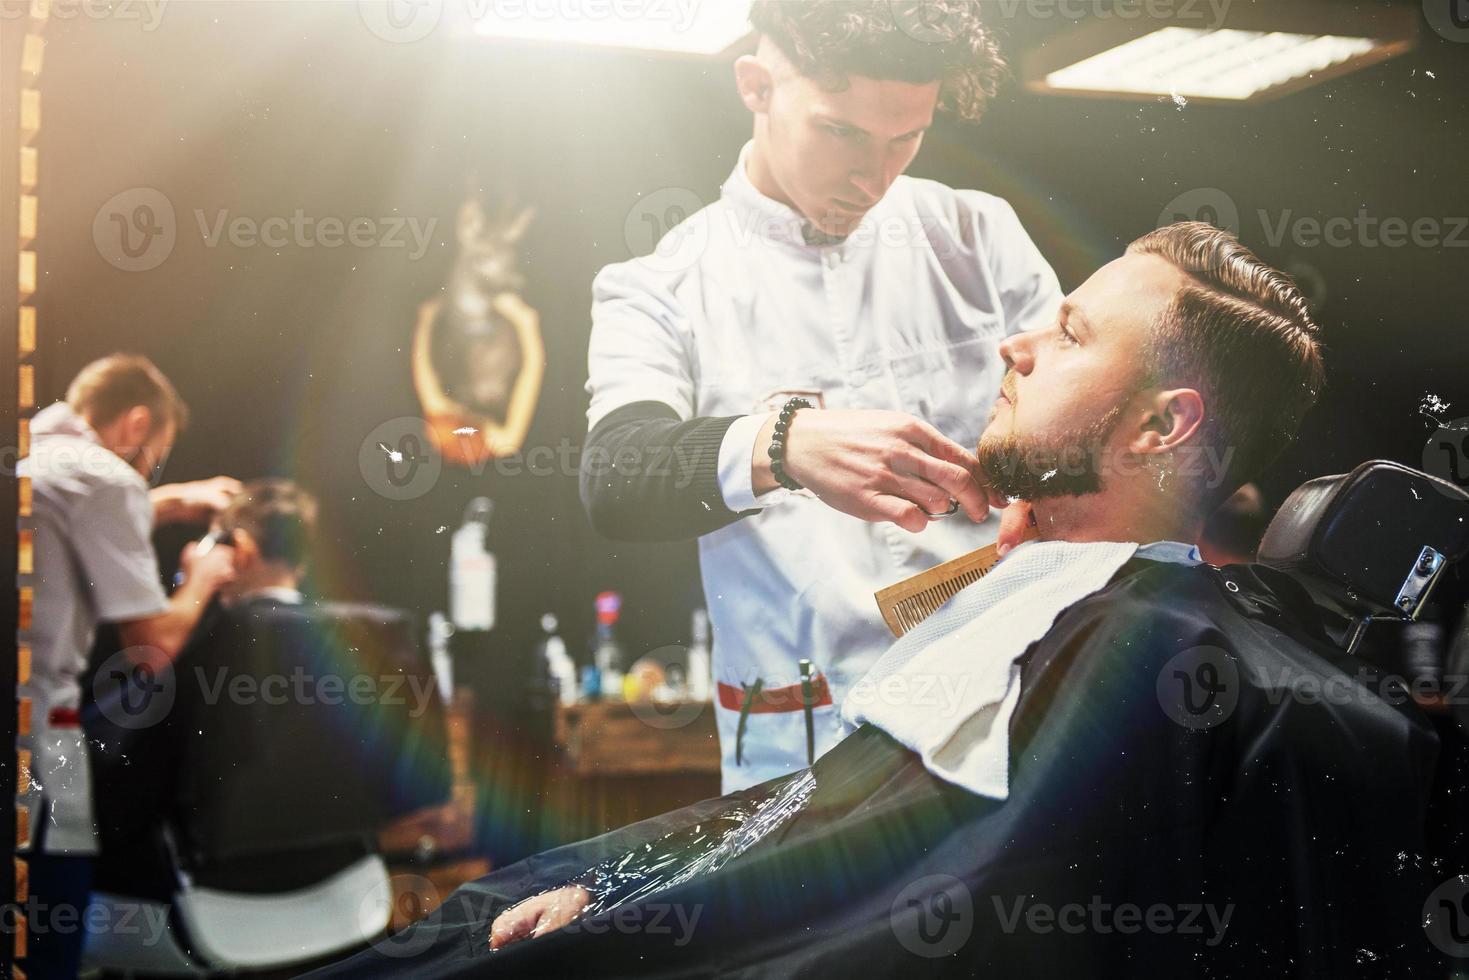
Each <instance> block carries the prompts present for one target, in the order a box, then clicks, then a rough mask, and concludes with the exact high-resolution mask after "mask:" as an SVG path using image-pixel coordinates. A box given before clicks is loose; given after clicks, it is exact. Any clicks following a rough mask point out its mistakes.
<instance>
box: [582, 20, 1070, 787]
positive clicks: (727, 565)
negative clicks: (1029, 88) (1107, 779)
mask: <svg viewBox="0 0 1469 980" xmlns="http://www.w3.org/2000/svg"><path fill="white" fill-rule="evenodd" d="M979 6H980V5H979V4H977V3H972V2H966V0H929V2H918V0H915V2H913V3H905V2H892V3H890V2H889V0H793V2H780V0H756V2H755V3H754V5H753V8H752V11H751V21H752V22H753V24H754V26H755V28H756V30H757V32H758V33H759V35H760V37H759V43H758V46H757V49H756V52H755V53H754V54H753V55H746V56H744V57H741V58H740V59H739V60H738V61H737V62H736V63H735V79H736V83H737V85H738V88H739V92H740V96H741V98H742V99H743V101H744V103H745V105H746V106H747V107H749V109H750V110H751V112H752V113H753V114H754V138H753V139H752V140H751V141H750V142H749V143H747V144H746V145H745V146H744V148H743V149H742V150H741V151H740V155H739V160H738V162H737V163H736V165H735V168H734V171H733V173H731V174H730V176H729V179H728V180H727V181H726V182H725V183H724V185H723V187H722V189H721V195H720V199H719V201H718V202H716V203H714V204H711V205H710V206H708V207H706V208H704V209H702V210H701V211H699V212H698V213H696V214H694V215H692V216H691V217H689V218H688V219H687V220H686V221H684V222H683V223H682V224H680V225H679V226H677V227H676V228H674V229H673V230H672V231H670V232H669V233H668V235H666V236H664V238H663V240H662V241H661V242H660V243H659V246H658V249H657V252H656V254H655V255H652V256H648V257H646V258H642V259H634V260H632V261H629V262H623V263H619V264H615V265H611V266H608V267H607V268H605V269H603V270H602V271H601V273H600V274H598V276H597V278H596V280H595V281H594V283H593V286H592V289H593V306H592V320H593V325H592V335H591V345H590V352H589V356H588V360H589V369H590V377H589V380H588V382H587V390H588V391H589V393H590V394H591V407H590V409H589V411H588V423H589V427H590V430H591V431H590V435H589V436H588V441H587V448H586V452H585V453H584V456H583V468H582V500H583V503H584V504H585V506H586V508H587V511H588V514H589V516H590V518H591V520H592V523H593V525H594V527H596V528H597V529H598V530H599V531H600V532H601V533H603V534H605V535H608V536H610V537H614V538H621V539H629V540H672V539H680V538H688V537H696V536H697V537H698V538H699V555H700V563H701V569H702V573H703V579H704V589H705V593H706V602H707V605H708V608H709V614H710V619H711V622H712V624H713V627H714V680H715V705H716V713H717V717H718V724H719V738H720V750H721V754H722V756H723V773H724V789H725V791H726V792H729V791H732V790H736V789H740V788H743V787H746V786H750V785H753V784H755V783H758V782H761V781H763V780H766V779H770V778H772V777H775V776H779V775H782V774H784V773H787V772H790V771H792V770H795V769H798V768H801V767H803V766H805V765H807V764H808V763H809V761H810V759H811V758H812V757H814V756H819V755H820V754H821V753H823V752H824V751H826V750H827V749H828V748H830V747H831V746H832V745H834V744H835V743H836V741H837V740H838V739H839V737H840V734H841V729H840V721H839V718H838V713H837V710H836V709H837V707H839V706H840V704H841V700H842V697H843V696H844V695H845V693H846V690H847V689H848V687H849V686H850V684H852V683H853V682H854V681H855V680H856V679H857V678H859V677H860V676H861V675H862V674H863V673H864V672H865V670H866V669H867V667H868V666H869V665H870V664H871V663H872V662H873V660H875V659H876V658H877V657H878V656H879V655H880V654H881V653H882V652H883V651H884V650H885V649H887V647H888V646H889V645H890V644H891V642H892V636H891V634H890V633H889V632H888V630H887V628H886V627H885V626H884V625H883V623H882V620H881V617H880V615H879V613H878V610H877V607H876V604H875V603H874V601H873V593H874V592H876V591H877V590H878V589H881V588H882V587H884V586H887V585H890V584H892V583H894V582H896V581H898V580H900V579H903V578H905V577H907V576H909V575H913V574H916V573H917V572H920V571H922V570H924V569H926V568H929V567H931V566H933V565H935V564H937V563H939V562H942V561H945V560H948V559H950V558H954V557H957V556H958V555H960V554H963V553H965V552H967V551H971V550H973V549H975V548H978V547H981V546H983V545H985V544H987V543H990V542H992V541H994V540H995V539H996V536H997V534H998V532H999V525H1000V520H999V519H998V518H992V517H991V516H990V513H989V505H990V504H991V503H992V502H993V503H999V504H1003V501H1002V500H998V499H995V498H993V497H992V495H991V493H990V491H989V490H988V489H987V488H986V487H984V486H981V485H980V484H979V483H978V482H977V478H976V474H977V473H978V467H977V462H976V460H975V458H974V456H973V454H972V451H971V450H972V447H973V446H974V445H975V444H976V443H977V441H978V437H979V434H980V431H981V430H982V429H983V427H984V425H985V423H986V421H987V417H988V414H989V410H990V408H991V406H992V404H993V401H994V399H995V396H996V394H997V393H998V391H999V384H1000V379H1001V377H1002V376H1003V373H1004V364H1003V362H1002V359H1001V358H1000V356H999V354H998V352H997V347H998V344H999V342H1000V340H1002V339H1003V338H1004V337H1006V336H1008V335H1010V334H1012V333H1015V332H1017V331H1020V330H1026V329H1030V328H1032V327H1037V326H1042V325H1045V324H1048V323H1049V322H1050V321H1051V319H1052V318H1053V317H1054V315H1055V312H1056V309H1057V308H1058V306H1059V304H1060V300H1061V294H1060V289H1059V286H1058V284H1057V282H1056V277H1055V274H1054V273H1053V272H1052V271H1051V269H1050V267H1049V266H1048V265H1047V264H1046V262H1045V260H1044V259H1043V258H1042V257H1041V255H1040V253H1039V252H1038V251H1037V249H1036V248H1035V245H1034V244H1033V243H1032V242H1031V240H1030V238H1029V237H1028V236H1027V235H1026V233H1025V231H1024V229H1023V228H1022V227H1021V225H1020V222H1019V221H1018V219H1017V218H1016V215H1015V212H1014V210H1013V209H1012V208H1011V207H1010V206H1009V205H1008V204H1006V203H1005V202H1004V201H1003V200H1000V199H999V198H996V197H993V196H991V195H989V194H985V193H982V192H980V191H973V190H954V189H951V188H949V187H946V186H944V185H942V184H939V183H937V182H934V181H930V180H919V179H915V178H911V177H903V176H901V175H902V173H903V171H904V169H906V168H907V166H908V164H909V163H910V162H911V161H912V160H913V157H914V155H915V154H916V153H917V152H918V148H919V146H920V144H921V143H922V140H923V135H924V132H925V131H926V130H927V128H928V127H929V125H930V123H931V122H932V119H933V115H934V112H935V110H936V109H948V110H951V111H953V112H954V113H956V114H957V115H959V116H960V117H961V118H964V119H966V120H970V121H974V120H977V119H978V117H979V115H980V112H981V110H982V109H983V107H984V104H985V101H986V99H987V98H988V97H989V96H990V95H991V94H992V91H993V87H994V83H995V80H996V78H997V76H998V75H999V72H1000V69H1001V62H1000V59H999V55H998V52H997V50H996V47H995V44H994V41H993V39H992V37H991V35H990V33H989V32H988V31H987V30H986V29H985V28H984V27H983V26H982V25H981V24H980V22H979V16H978V8H979ZM919 15H921V16H919ZM895 18H896V19H895ZM955 510H959V511H962V514H955V515H954V516H953V517H951V518H948V519H941V518H942V515H945V514H947V513H952V512H953V511H955ZM1015 530H1016V529H1014V528H1010V529H1009V531H1010V532H1011V533H1013V532H1014V531H1015ZM1011 533H1007V534H1006V538H1007V540H1008V539H1009V538H1010V537H1011ZM803 660H809V661H810V662H811V664H812V667H810V668H804V669H803V666H802V664H801V661H803Z"/></svg>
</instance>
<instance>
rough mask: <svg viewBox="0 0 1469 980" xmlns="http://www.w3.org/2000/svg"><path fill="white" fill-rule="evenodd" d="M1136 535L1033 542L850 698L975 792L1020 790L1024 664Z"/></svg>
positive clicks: (882, 663) (883, 661)
mask: <svg viewBox="0 0 1469 980" xmlns="http://www.w3.org/2000/svg"><path fill="white" fill-rule="evenodd" d="M1137 549H1138V545H1137V543H1136V542H1132V541H1128V542H1114V541H1100V542H1090V543H1086V544H1077V543H1074V542H1069V541H1028V542H1026V543H1025V544H1022V545H1020V546H1018V547H1017V548H1016V549H1015V550H1014V551H1012V552H1010V553H1009V554H1008V555H1006V556H1005V559H1004V560H1003V561H1001V562H1000V563H999V564H998V565H996V566H995V568H994V570H993V571H991V572H990V573H989V574H988V575H986V576H985V577H984V578H982V579H980V580H979V581H978V582H975V583H974V584H973V585H971V586H969V587H968V588H966V589H964V590H963V591H961V592H959V594H958V595H956V596H954V598H952V599H950V600H949V601H948V602H947V603H945V604H944V606H943V607H942V608H941V609H939V610H938V611H937V612H935V613H934V614H933V615H932V616H930V617H929V618H928V619H926V620H924V621H923V622H922V623H920V624H918V625H917V626H916V627H914V628H913V629H912V630H911V631H909V632H908V633H907V634H905V635H904V636H903V638H902V639H900V640H898V642H897V643H895V644H893V646H892V647H891V648H889V650H888V652H887V653H885V654H883V656H882V657H881V658H880V659H879V660H878V661H877V663H875V664H873V666H872V669H870V670H869V671H868V672H867V673H866V674H865V675H863V677H862V679H861V680H859V681H858V682H857V683H856V684H855V685H853V687H852V688H851V690H850V691H849V692H848V694H847V697H846V699H845V700H844V701H843V702H842V718H843V719H844V720H845V721H847V722H848V723H849V724H852V725H854V726H855V725H860V724H862V723H864V722H867V723H870V724H873V725H876V726H877V727H878V728H881V729H882V730H883V731H885V732H887V733H888V734H889V735H891V736H892V737H893V738H895V739H897V740H898V741H899V742H901V743H902V744H904V745H906V746H907V747H908V748H910V749H912V750H913V751H914V752H917V753H918V754H919V755H920V756H922V757H923V762H924V765H925V766H926V767H927V768H928V770H929V771H930V772H932V773H933V774H934V775H936V776H938V777H939V778H941V779H944V780H947V781H949V782H951V783H954V784H955V785H958V786H962V787H963V788H965V789H967V790H969V791H970V792H972V793H978V794H979V795H981V796H988V797H992V798H994V799H998V800H1003V799H1005V798H1006V797H1008V796H1009V795H1010V715H1011V714H1012V713H1013V712H1014V710H1015V705H1016V703H1017V702H1018V701H1019V700H1020V667H1019V665H1017V664H1016V660H1018V659H1019V658H1020V657H1021V655H1023V654H1024V653H1025V651H1026V650H1027V649H1028V648H1029V647H1030V645H1031V644H1032V643H1034V642H1035V641H1036V640H1039V639H1040V638H1041V637H1042V636H1044V635H1045V634H1046V632H1047V631H1048V630H1049V629H1050V628H1051V625H1052V624H1053V623H1054V622H1055V621H1056V619H1057V617H1059V616H1060V615H1061V613H1062V612H1064V611H1065V610H1066V609H1067V608H1068V607H1069V606H1072V605H1074V604H1075V603H1077V602H1079V601H1080V600H1082V599H1084V598H1086V597H1087V596H1089V595H1091V594H1092V593H1094V592H1097V591H1099V590H1101V589H1102V588H1103V587H1104V586H1105V585H1106V584H1107V583H1108V582H1109V581H1111V579H1112V576H1113V575H1115V574H1116V573H1117V570H1118V569H1119V568H1121V567H1122V565H1123V563H1125V562H1126V561H1127V560H1128V559H1129V558H1131V557H1132V555H1133V553H1134V552H1136V551H1137Z"/></svg>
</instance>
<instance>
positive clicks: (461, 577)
mask: <svg viewBox="0 0 1469 980" xmlns="http://www.w3.org/2000/svg"><path fill="white" fill-rule="evenodd" d="M493 510H494V504H492V503H491V502H490V499H489V498H488V497H475V498H474V499H473V500H471V501H470V502H469V506H467V507H465V508H464V523H462V524H460V525H459V529H458V530H457V531H455V532H454V537H453V539H452V540H451V541H450V543H449V620H450V622H452V623H453V624H454V628H455V629H456V630H489V629H494V628H495V556H494V555H492V554H490V549H489V547H488V544H487V538H486V533H487V531H488V530H489V523H490V514H491V512H492V511H493Z"/></svg>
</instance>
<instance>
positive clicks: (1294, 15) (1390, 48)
mask: <svg viewBox="0 0 1469 980" xmlns="http://www.w3.org/2000/svg"><path fill="white" fill-rule="evenodd" d="M1324 9H1326V8H1323V7H1319V6H1306V7H1300V6H1295V5H1291V7H1290V8H1282V7H1276V8H1274V9H1273V10H1272V9H1270V8H1264V9H1263V10H1262V8H1261V7H1259V6H1258V5H1251V6H1250V7H1249V8H1248V9H1247V10H1246V11H1245V15H1243V16H1239V17H1231V18H1230V21H1229V23H1227V24H1224V25H1219V26H1210V27H1200V26H1184V25H1181V24H1176V23H1175V24H1165V25H1161V26H1160V25H1159V24H1158V23H1157V22H1156V21H1153V22H1144V23H1141V24H1135V25H1129V26H1128V27H1129V28H1130V29H1123V30H1119V27H1122V26H1123V25H1119V24H1117V23H1115V22H1114V23H1092V24H1083V25H1081V26H1080V27H1079V28H1078V29H1077V30H1076V31H1074V32H1072V33H1071V34H1070V35H1066V36H1063V37H1060V38H1055V39H1051V40H1049V41H1048V43H1047V44H1046V45H1045V46H1044V47H1042V48H1040V49H1038V50H1037V51H1033V52H1029V53H1028V55H1027V57H1026V58H1025V59H1024V65H1023V72H1024V75H1025V78H1026V84H1027V86H1028V87H1030V88H1032V89H1035V90H1038V91H1043V92H1055V93H1062V94H1070V95H1098V96H1114V97H1119V98H1157V97H1159V96H1170V97H1176V98H1182V99H1188V100H1190V101H1192V100H1200V101H1206V102H1247V101H1257V100H1262V99H1268V98H1276V97H1278V96H1281V95H1284V94H1286V93H1287V92H1293V91H1295V90H1297V89H1300V88H1304V87H1305V86H1307V85H1312V84H1315V83H1317V82H1320V81H1324V80H1325V79H1327V78H1334V77H1336V76H1338V75H1341V74H1344V73H1345V72H1348V71H1353V70H1355V69H1357V68H1361V67H1363V66H1365V65H1368V64H1374V63H1376V62H1379V61H1382V60H1384V59H1385V58H1390V57H1392V56H1393V55H1396V54H1400V53H1401V52H1403V51H1406V50H1408V48H1410V47H1411V46H1412V44H1413V41H1414V39H1415V37H1416V35H1417V21H1416V20H1415V19H1412V18H1411V17H1409V18H1404V17H1402V16H1400V15H1398V14H1397V13H1396V12H1395V11H1394V10H1393V9H1392V8H1387V9H1385V10H1384V9H1383V8H1379V10H1378V11H1377V12H1376V13H1375V14H1374V15H1373V16H1372V17H1370V18H1368V19H1366V20H1365V21H1363V20H1361V19H1359V22H1358V23H1356V24H1349V23H1343V21H1344V18H1343V17H1342V16H1341V12H1340V11H1339V10H1338V9H1337V8H1336V7H1331V8H1330V12H1331V14H1332V16H1330V17H1329V18H1327V17H1325V16H1323V17H1322V18H1321V19H1320V20H1319V21H1318V22H1317V23H1313V22H1312V21H1311V19H1310V16H1309V15H1310V13H1311V12H1312V10H1316V11H1322V10H1324ZM1286 11H1288V13H1287V12H1286ZM1303 13H1304V14H1305V15H1306V16H1305V17H1304V18H1303V16H1302V14H1303ZM1318 24H1319V25H1320V26H1324V27H1328V28H1329V29H1327V30H1322V31H1319V32H1318V31H1313V30H1311V29H1310V28H1311V27H1313V26H1317V25H1318ZM1302 28H1305V29H1302Z"/></svg>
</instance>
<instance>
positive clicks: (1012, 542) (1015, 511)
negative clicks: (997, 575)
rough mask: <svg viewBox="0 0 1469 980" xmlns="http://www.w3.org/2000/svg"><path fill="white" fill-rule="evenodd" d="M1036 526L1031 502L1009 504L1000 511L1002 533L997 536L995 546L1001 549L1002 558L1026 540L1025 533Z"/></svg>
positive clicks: (1022, 501) (1018, 501)
mask: <svg viewBox="0 0 1469 980" xmlns="http://www.w3.org/2000/svg"><path fill="white" fill-rule="evenodd" d="M1034 524H1035V511H1033V510H1032V509H1031V507H1030V501H1029V500H1017V501H1015V503H1013V504H1007V505H1006V507H1005V509H1004V510H1002V511H1000V533H999V534H998V535H996V536H995V545H996V546H997V548H998V549H999V552H1000V557H1001V558H1004V557H1005V555H1006V553H1008V552H1009V550H1010V549H1011V548H1013V547H1015V546H1016V545H1017V544H1019V543H1020V542H1022V541H1024V540H1025V532H1026V531H1028V530H1030V529H1031V527H1032V526H1033V525H1034Z"/></svg>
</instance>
